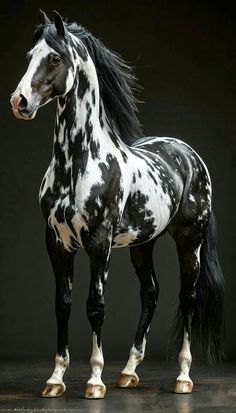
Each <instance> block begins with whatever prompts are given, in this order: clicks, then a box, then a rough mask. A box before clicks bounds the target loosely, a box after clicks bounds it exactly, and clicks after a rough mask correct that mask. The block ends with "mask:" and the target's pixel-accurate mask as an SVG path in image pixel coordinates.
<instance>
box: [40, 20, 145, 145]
mask: <svg viewBox="0 0 236 413" xmlns="http://www.w3.org/2000/svg"><path fill="white" fill-rule="evenodd" d="M65 25H66V27H67V30H68V32H69V33H71V34H73V35H74V36H76V37H77V38H78V39H79V40H81V41H82V42H83V44H84V46H85V47H86V49H87V50H88V53H89V54H90V57H91V58H92V60H93V63H94V65H95V68H96V71H97V76H98V82H99V88H100V96H101V99H102V101H103V105H104V108H105V111H106V114H107V118H108V121H109V123H110V125H111V127H112V129H113V130H115V131H116V132H117V133H118V135H119V136H120V138H121V139H122V140H123V141H124V142H125V143H126V144H128V145H131V144H132V143H134V141H135V140H136V139H138V138H140V137H142V131H141V125H140V122H139V119H138V116H137V115H138V108H137V103H138V100H137V98H136V97H135V94H136V92H137V91H138V90H139V89H140V86H139V85H138V84H137V83H136V77H135V75H134V73H133V69H132V67H131V66H130V65H128V64H127V63H126V62H125V61H124V60H123V59H122V57H121V56H119V55H118V54H117V53H114V52H112V51H111V50H109V49H108V48H107V47H106V46H105V45H104V44H103V43H102V42H101V40H99V39H96V38H95V37H94V36H93V35H92V34H91V33H90V32H89V31H88V30H87V29H85V28H84V27H83V26H81V25H78V24H77V23H70V24H66V23H65ZM42 37H43V38H44V39H45V40H46V42H47V43H48V44H49V46H51V47H52V48H54V49H55V50H58V52H59V53H61V54H62V56H63V57H64V59H65V60H67V61H68V58H69V56H68V54H67V53H66V48H64V47H62V44H61V42H58V36H57V34H56V30H55V26H54V25H53V24H44V25H40V26H38V27H37V28H36V31H35V33H34V42H35V43H36V42H37V41H38V40H39V39H40V38H42Z"/></svg>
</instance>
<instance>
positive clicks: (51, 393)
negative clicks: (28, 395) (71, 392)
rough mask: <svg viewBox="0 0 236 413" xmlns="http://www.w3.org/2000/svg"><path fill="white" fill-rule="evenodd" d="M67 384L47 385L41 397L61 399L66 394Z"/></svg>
mask: <svg viewBox="0 0 236 413" xmlns="http://www.w3.org/2000/svg"><path fill="white" fill-rule="evenodd" d="M65 390H66V386H65V384H64V385H63V384H46V387H45V388H44V390H43V392H42V394H41V396H42V397H59V396H62V395H63V393H65Z"/></svg>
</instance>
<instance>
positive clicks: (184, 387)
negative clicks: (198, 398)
mask: <svg viewBox="0 0 236 413" xmlns="http://www.w3.org/2000/svg"><path fill="white" fill-rule="evenodd" d="M192 390H193V382H192V380H190V381H184V380H176V385H175V393H178V394H184V393H192Z"/></svg>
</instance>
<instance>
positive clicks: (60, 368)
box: [47, 349, 70, 385]
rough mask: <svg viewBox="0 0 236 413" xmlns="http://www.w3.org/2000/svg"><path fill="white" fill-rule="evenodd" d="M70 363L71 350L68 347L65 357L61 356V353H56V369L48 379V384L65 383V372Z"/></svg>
mask: <svg viewBox="0 0 236 413" xmlns="http://www.w3.org/2000/svg"><path fill="white" fill-rule="evenodd" d="M69 363H70V356H69V352H68V350H67V349H66V357H65V358H63V357H61V356H59V354H57V355H56V358H55V369H54V372H53V373H52V375H51V377H50V378H49V379H48V380H47V384H62V385H64V383H63V376H64V373H65V371H66V369H67V367H68V366H69Z"/></svg>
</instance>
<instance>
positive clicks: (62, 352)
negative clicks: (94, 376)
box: [42, 227, 74, 397]
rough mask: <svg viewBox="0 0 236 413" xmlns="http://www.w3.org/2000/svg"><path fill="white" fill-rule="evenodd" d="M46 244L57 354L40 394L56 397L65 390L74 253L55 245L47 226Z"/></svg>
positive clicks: (53, 237)
mask: <svg viewBox="0 0 236 413" xmlns="http://www.w3.org/2000/svg"><path fill="white" fill-rule="evenodd" d="M46 245H47V250H48V254H49V257H50V260H51V263H52V267H53V271H54V274H55V281H56V318H57V354H56V358H55V369H54V371H53V373H52V375H51V377H50V378H49V379H48V380H47V384H46V387H45V388H44V390H43V392H42V396H43V397H58V396H61V395H62V394H63V393H64V392H65V390H66V386H65V384H64V382H63V376H64V373H65V371H66V368H67V367H68V366H69V352H68V321H69V317H70V310H71V290H72V281H73V261H74V260H73V258H74V254H72V253H70V252H68V251H66V250H65V249H64V248H63V247H62V246H60V245H57V243H56V239H55V235H54V232H53V231H52V230H51V229H50V228H48V227H47V231H46Z"/></svg>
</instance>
